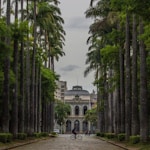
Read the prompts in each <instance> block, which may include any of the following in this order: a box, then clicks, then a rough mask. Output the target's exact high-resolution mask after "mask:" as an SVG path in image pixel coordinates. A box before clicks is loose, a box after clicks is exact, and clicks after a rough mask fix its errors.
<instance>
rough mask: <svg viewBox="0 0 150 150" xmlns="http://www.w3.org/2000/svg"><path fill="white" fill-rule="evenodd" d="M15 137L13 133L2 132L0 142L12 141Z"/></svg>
mask: <svg viewBox="0 0 150 150" xmlns="http://www.w3.org/2000/svg"><path fill="white" fill-rule="evenodd" d="M12 139H13V135H12V134H11V133H0V142H2V143H6V142H11V141H12Z"/></svg>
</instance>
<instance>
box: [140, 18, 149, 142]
mask: <svg viewBox="0 0 150 150" xmlns="http://www.w3.org/2000/svg"><path fill="white" fill-rule="evenodd" d="M139 21H140V28H139V32H140V35H141V34H143V33H144V25H143V19H142V17H140V20H139ZM139 48H140V137H141V141H142V142H148V135H149V128H148V125H149V123H148V122H149V116H148V99H147V71H146V70H147V68H146V50H145V45H144V42H143V41H142V40H140V45H139Z"/></svg>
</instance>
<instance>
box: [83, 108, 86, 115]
mask: <svg viewBox="0 0 150 150" xmlns="http://www.w3.org/2000/svg"><path fill="white" fill-rule="evenodd" d="M86 111H87V106H84V107H83V115H85V113H86Z"/></svg>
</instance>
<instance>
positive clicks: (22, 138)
mask: <svg viewBox="0 0 150 150" xmlns="http://www.w3.org/2000/svg"><path fill="white" fill-rule="evenodd" d="M17 138H18V139H19V140H25V139H26V138H27V134H26V133H18V134H17Z"/></svg>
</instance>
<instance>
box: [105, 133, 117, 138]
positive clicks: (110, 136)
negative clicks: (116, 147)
mask: <svg viewBox="0 0 150 150" xmlns="http://www.w3.org/2000/svg"><path fill="white" fill-rule="evenodd" d="M105 137H107V138H108V139H113V138H115V133H105Z"/></svg>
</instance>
